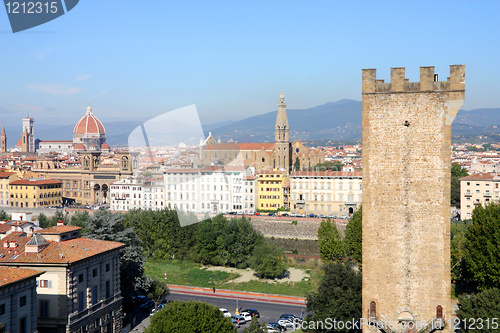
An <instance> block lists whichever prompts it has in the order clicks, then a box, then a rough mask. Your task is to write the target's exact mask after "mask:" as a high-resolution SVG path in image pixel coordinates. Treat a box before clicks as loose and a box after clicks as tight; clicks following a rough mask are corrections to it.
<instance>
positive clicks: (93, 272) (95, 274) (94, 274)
mask: <svg viewBox="0 0 500 333" xmlns="http://www.w3.org/2000/svg"><path fill="white" fill-rule="evenodd" d="M96 276H97V268H94V269H93V270H92V277H96Z"/></svg>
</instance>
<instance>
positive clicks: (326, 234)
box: [318, 218, 346, 261]
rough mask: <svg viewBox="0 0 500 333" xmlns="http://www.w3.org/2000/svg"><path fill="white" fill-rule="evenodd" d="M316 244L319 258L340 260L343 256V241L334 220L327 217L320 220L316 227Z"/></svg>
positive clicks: (344, 253) (344, 252)
mask: <svg viewBox="0 0 500 333" xmlns="http://www.w3.org/2000/svg"><path fill="white" fill-rule="evenodd" d="M318 245H319V253H320V255H321V259H323V260H331V261H342V260H343V259H344V258H345V255H346V251H345V243H344V239H343V238H342V236H341V235H340V232H339V231H338V229H337V225H336V224H335V221H334V222H332V220H330V219H329V218H328V219H327V220H323V221H321V224H320V226H319V228H318Z"/></svg>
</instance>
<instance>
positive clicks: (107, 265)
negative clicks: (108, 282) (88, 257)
mask: <svg viewBox="0 0 500 333" xmlns="http://www.w3.org/2000/svg"><path fill="white" fill-rule="evenodd" d="M109 268H110V266H109V264H106V272H109Z"/></svg>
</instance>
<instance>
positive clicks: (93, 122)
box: [73, 114, 106, 134]
mask: <svg viewBox="0 0 500 333" xmlns="http://www.w3.org/2000/svg"><path fill="white" fill-rule="evenodd" d="M91 133H92V134H106V131H105V130H104V126H103V125H102V123H101V121H100V120H99V119H97V117H96V116H94V115H93V114H89V115H85V116H83V118H82V119H80V120H79V121H78V122H77V123H76V126H75V129H74V130H73V134H91Z"/></svg>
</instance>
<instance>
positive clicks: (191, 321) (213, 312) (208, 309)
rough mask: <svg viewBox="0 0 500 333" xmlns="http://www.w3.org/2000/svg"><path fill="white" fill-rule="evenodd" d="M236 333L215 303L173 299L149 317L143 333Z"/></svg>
mask: <svg viewBox="0 0 500 333" xmlns="http://www.w3.org/2000/svg"><path fill="white" fill-rule="evenodd" d="M185 332H192V333H236V328H235V327H234V326H233V324H232V323H231V319H230V318H226V317H224V316H223V314H222V312H221V311H220V310H219V308H217V307H216V306H215V305H211V304H207V303H204V302H199V301H174V302H172V303H169V304H167V306H166V307H165V308H163V309H162V310H161V311H159V312H158V313H156V314H155V315H154V316H153V317H151V324H150V325H149V327H148V328H147V329H146V330H145V333H185Z"/></svg>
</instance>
